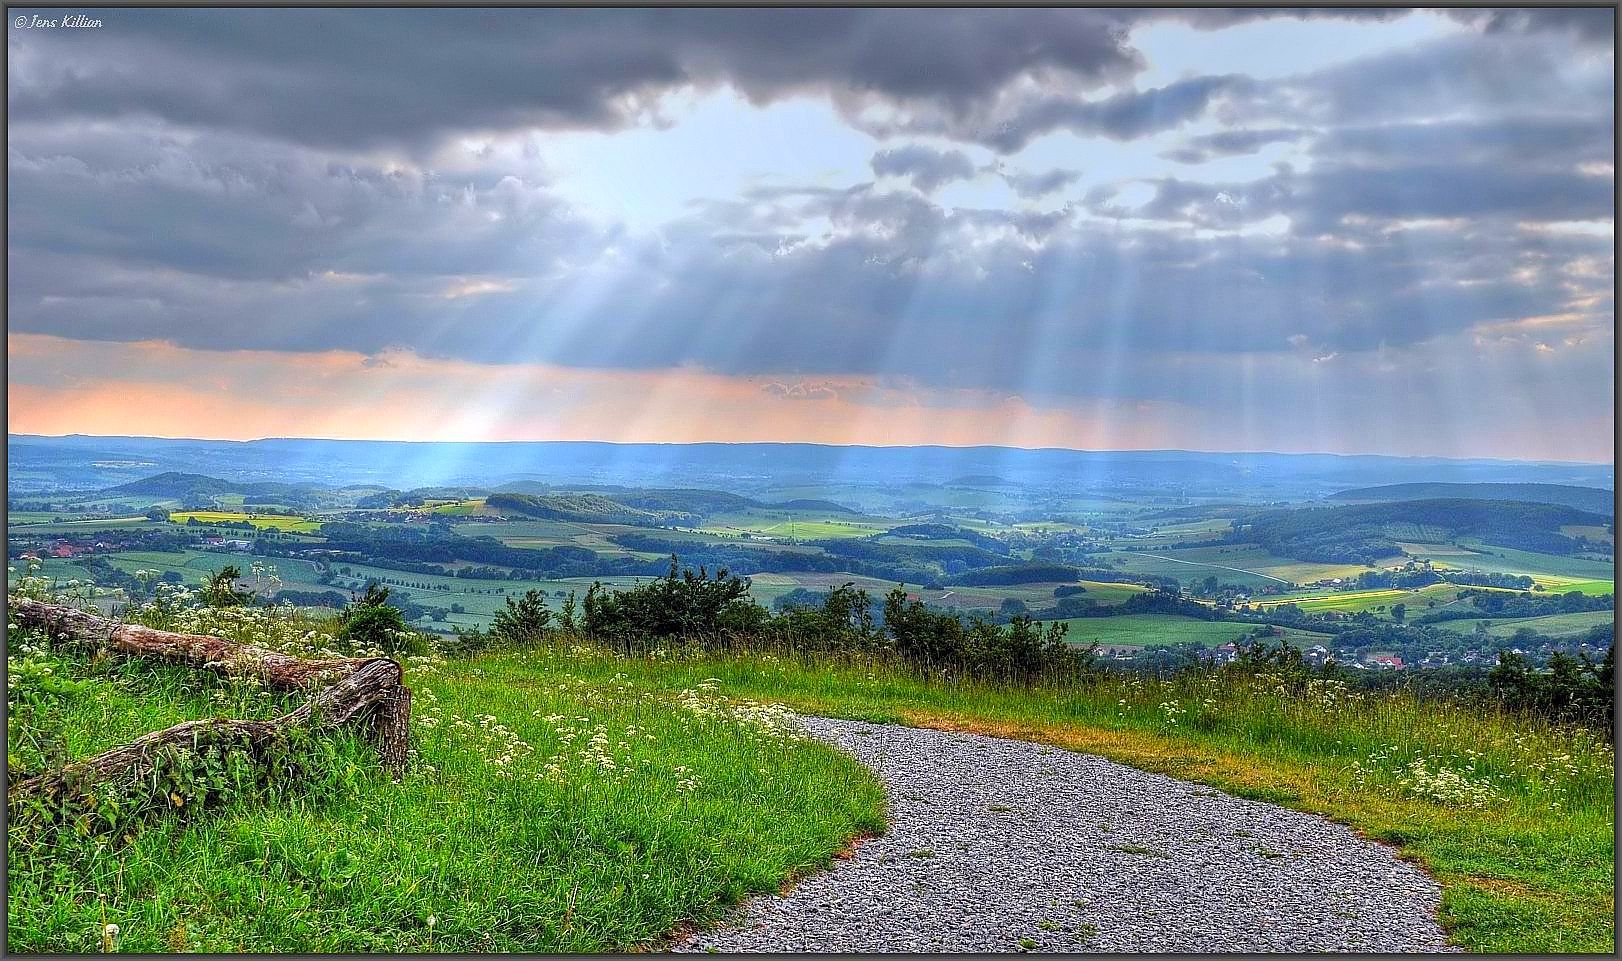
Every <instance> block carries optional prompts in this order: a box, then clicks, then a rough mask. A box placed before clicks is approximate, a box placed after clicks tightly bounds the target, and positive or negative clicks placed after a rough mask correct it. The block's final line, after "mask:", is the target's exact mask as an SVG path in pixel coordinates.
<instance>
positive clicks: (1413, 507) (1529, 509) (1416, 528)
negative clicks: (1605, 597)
mask: <svg viewBox="0 0 1622 961" xmlns="http://www.w3.org/2000/svg"><path fill="white" fill-rule="evenodd" d="M1608 521H1609V518H1607V517H1604V516H1601V515H1599V514H1595V513H1592V512H1589V511H1581V510H1577V509H1576V508H1573V507H1564V506H1561V505H1558V504H1533V503H1527V502H1526V501H1501V500H1471V499H1468V498H1444V499H1433V500H1415V501H1393V502H1391V503H1381V504H1351V505H1347V506H1344V507H1306V508H1297V509H1294V510H1274V511H1262V512H1260V513H1257V514H1251V515H1249V516H1247V517H1244V518H1241V519H1240V520H1239V522H1238V523H1237V529H1236V530H1235V533H1234V540H1236V541H1241V540H1242V541H1254V542H1255V543H1258V544H1260V545H1262V546H1263V547H1265V548H1267V549H1268V550H1269V551H1271V552H1273V553H1274V554H1279V555H1282V556H1284V557H1296V558H1300V559H1301V560H1307V561H1323V562H1326V563H1367V562H1372V561H1377V560H1379V559H1381V558H1385V557H1391V556H1393V555H1396V554H1398V553H1400V551H1401V548H1400V547H1398V544H1397V542H1398V541H1404V542H1424V543H1436V542H1450V541H1454V540H1457V539H1459V538H1474V539H1479V540H1481V541H1483V542H1484V543H1487V544H1492V545H1494V546H1497V547H1509V548H1514V549H1516V550H1526V551H1539V552H1542V553H1546V554H1575V553H1577V552H1578V551H1580V550H1582V549H1584V544H1583V543H1582V542H1581V541H1579V540H1577V539H1576V538H1573V537H1568V536H1566V535H1565V534H1562V533H1561V532H1560V528H1561V527H1563V526H1565V525H1582V526H1598V525H1603V524H1605V523H1607V522H1608Z"/></svg>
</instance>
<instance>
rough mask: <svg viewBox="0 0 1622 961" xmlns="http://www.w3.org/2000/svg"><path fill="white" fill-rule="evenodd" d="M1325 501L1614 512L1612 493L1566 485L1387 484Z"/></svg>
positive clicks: (1608, 514)
mask: <svg viewBox="0 0 1622 961" xmlns="http://www.w3.org/2000/svg"><path fill="white" fill-rule="evenodd" d="M1326 499H1327V500H1331V501H1343V502H1353V501H1355V502H1363V503H1368V502H1386V501H1414V500H1436V499H1453V500H1486V501H1520V502H1522V503H1527V504H1555V505H1558V506H1560V507H1573V508H1576V509H1577V510H1580V511H1588V512H1589V513H1592V514H1602V515H1604V516H1606V517H1612V516H1614V515H1615V511H1616V492H1615V491H1609V490H1605V489H1603V488H1599V487H1573V486H1571V485H1568V484H1387V485H1384V486H1381V487H1358V488H1354V489H1352V490H1344V491H1340V492H1339V493H1335V494H1330V495H1329V497H1328V498H1326Z"/></svg>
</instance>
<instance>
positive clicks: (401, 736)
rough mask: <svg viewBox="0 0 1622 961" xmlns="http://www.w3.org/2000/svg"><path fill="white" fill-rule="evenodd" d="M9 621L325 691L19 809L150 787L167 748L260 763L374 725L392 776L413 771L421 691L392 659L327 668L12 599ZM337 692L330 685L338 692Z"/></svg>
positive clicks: (67, 781) (58, 773) (34, 794)
mask: <svg viewBox="0 0 1622 961" xmlns="http://www.w3.org/2000/svg"><path fill="white" fill-rule="evenodd" d="M7 606H8V614H9V616H10V618H11V619H12V620H13V621H14V622H16V623H18V624H20V625H26V626H29V627H35V628H40V629H43V630H45V631H46V632H47V633H49V634H50V636H51V637H52V638H53V639H58V640H67V641H70V642H73V643H80V644H87V645H92V646H95V647H98V648H103V649H107V650H113V651H118V652H121V653H125V654H130V655H133V656H140V657H153V658H158V659H162V660H167V661H172V662H177V663H182V664H188V665H190V666H192V667H196V668H198V669H201V670H207V671H211V672H215V673H219V674H224V675H227V676H244V675H248V674H251V675H253V676H256V677H258V678H260V679H261V680H262V681H263V682H264V683H265V684H267V685H269V686H271V687H275V688H279V689H282V690H309V689H313V688H316V687H317V686H318V685H322V684H324V685H325V686H321V687H320V688H319V689H318V690H316V691H315V693H314V694H313V696H311V697H310V698H309V699H308V700H306V701H305V702H304V703H303V704H301V705H299V707H297V708H295V709H294V710H292V711H289V712H287V713H286V714H283V715H282V716H280V717H278V718H275V719H273V720H268V721H251V720H233V719H215V720H202V721H186V722H184V723H181V724H177V725H175V726H173V727H170V728H167V729H165V730H162V731H154V732H153V733H151V734H147V735H143V736H142V737H139V738H136V739H135V740H134V741H131V742H130V743H128V744H125V745H121V746H119V747H115V748H112V749H110V750H107V751H103V752H102V753H100V754H97V755H96V756H94V757H91V758H87V759H85V760H82V761H76V762H74V763H72V764H68V765H66V766H64V767H62V768H60V769H58V770H55V771H49V772H46V773H44V774H40V775H37V776H35V777H31V778H28V779H26V780H23V781H19V782H18V783H16V784H14V785H11V786H10V787H9V788H8V789H7V792H6V794H7V800H8V801H9V802H10V803H11V805H13V806H15V805H16V804H17V803H18V802H20V801H24V800H27V799H29V798H45V797H50V796H53V795H55V794H57V793H59V792H62V791H64V790H66V789H69V788H73V787H77V786H82V785H84V784H89V783H97V782H101V781H106V780H110V779H114V778H118V777H121V776H135V777H140V776H141V775H143V774H144V773H146V772H148V771H150V770H151V768H152V765H153V763H154V759H155V758H156V757H157V755H158V754H159V753H160V752H161V751H162V750H163V749H165V748H167V747H190V748H192V749H196V748H197V746H198V745H200V744H202V743H222V742H225V743H231V744H234V745H236V746H240V747H242V748H244V749H246V750H249V751H250V752H253V753H259V752H261V751H262V749H263V748H264V747H265V746H266V745H267V744H269V743H270V742H271V741H273V740H274V739H276V738H279V737H281V736H283V735H284V734H286V733H287V732H289V731H292V730H294V729H306V730H315V731H320V730H328V729H332V728H337V727H340V726H344V725H350V724H356V725H366V726H367V729H368V734H369V735H370V736H371V738H372V739H373V741H374V742H375V743H376V745H377V751H378V759H379V761H381V762H382V764H383V765H384V767H386V768H388V769H390V770H395V771H398V770H399V769H401V768H403V767H404V766H405V761H406V752H407V749H408V745H409V733H410V721H411V690H410V688H407V687H406V686H405V684H404V683H403V673H402V671H401V668H400V664H399V662H397V661H394V660H391V659H389V658H386V657H371V658H343V659H329V660H318V659H312V658H299V657H293V656H291V655H287V654H282V653H279V652H276V651H271V650H267V649H264V648H259V647H253V646H250V645H242V644H233V643H232V642H230V641H226V640H223V639H221V638H217V637H206V636H203V635H197V634H176V633H171V632H168V631H158V630H153V629H152V628H148V627H142V626H140V625H138V624H123V623H120V622H118V621H114V620H112V619H110V618H105V617H101V616H99V615H96V614H90V613H87V612H85V611H81V610H78V609H77V608H73V607H68V606H65V605H61V604H46V603H42V602H39V601H34V600H30V599H27V598H8V600H7ZM329 682H330V683H329Z"/></svg>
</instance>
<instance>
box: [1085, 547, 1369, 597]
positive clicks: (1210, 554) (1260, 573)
mask: <svg viewBox="0 0 1622 961" xmlns="http://www.w3.org/2000/svg"><path fill="white" fill-rule="evenodd" d="M1133 544H1134V542H1133V541H1132V540H1122V541H1118V542H1117V543H1116V548H1117V550H1116V552H1115V553H1111V554H1109V555H1107V556H1108V558H1109V559H1110V560H1111V561H1112V562H1113V561H1116V560H1119V561H1120V564H1119V565H1118V566H1119V568H1120V569H1121V570H1123V571H1129V572H1132V573H1135V574H1155V575H1160V576H1164V577H1175V578H1177V579H1178V580H1180V581H1184V582H1188V581H1197V580H1203V579H1205V578H1206V577H1207V576H1214V577H1216V579H1217V580H1218V581H1221V582H1222V583H1226V584H1243V585H1247V586H1251V587H1260V586H1263V585H1266V584H1277V583H1278V581H1279V580H1284V581H1289V582H1292V583H1297V584H1304V583H1309V582H1311V581H1316V580H1322V579H1326V578H1333V577H1356V576H1357V575H1358V574H1359V573H1361V572H1363V571H1366V570H1368V569H1369V568H1368V567H1367V566H1365V565H1363V564H1319V563H1316V562H1313V561H1301V560H1296V559H1294V558H1290V557H1280V556H1278V555H1276V554H1270V553H1268V552H1267V551H1266V550H1264V549H1263V548H1261V547H1258V546H1256V545H1254V544H1228V545H1223V546H1220V547H1190V548H1184V549H1182V550H1157V549H1155V548H1154V546H1153V545H1152V544H1145V546H1144V547H1143V548H1142V549H1141V550H1142V553H1129V552H1133V551H1139V550H1140V548H1139V547H1135V546H1133ZM1146 555H1154V556H1146ZM1400 560H1401V559H1400V558H1392V559H1390V560H1389V561H1381V562H1378V563H1377V564H1376V566H1377V567H1383V566H1388V565H1389V564H1390V563H1396V562H1397V561H1400Z"/></svg>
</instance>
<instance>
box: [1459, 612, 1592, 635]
mask: <svg viewBox="0 0 1622 961" xmlns="http://www.w3.org/2000/svg"><path fill="white" fill-rule="evenodd" d="M1480 621H1486V622H1487V633H1488V634H1490V635H1492V636H1493V637H1513V636H1515V632H1516V631H1519V630H1521V629H1522V628H1531V629H1532V630H1534V631H1537V632H1538V633H1539V634H1547V635H1549V636H1550V637H1564V636H1568V635H1572V634H1581V633H1583V632H1584V631H1586V630H1588V629H1589V628H1593V627H1599V626H1600V625H1602V624H1613V623H1615V622H1616V612H1615V611H1582V612H1579V613H1576V614H1548V615H1545V616H1543V617H1501V618H1496V619H1488V618H1471V619H1468V620H1458V621H1442V622H1440V623H1438V624H1436V625H1435V626H1436V627H1439V628H1441V629H1442V630H1444V631H1451V632H1453V633H1455V634H1473V633H1475V629H1476V624H1477V623H1478V622H1480Z"/></svg>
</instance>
